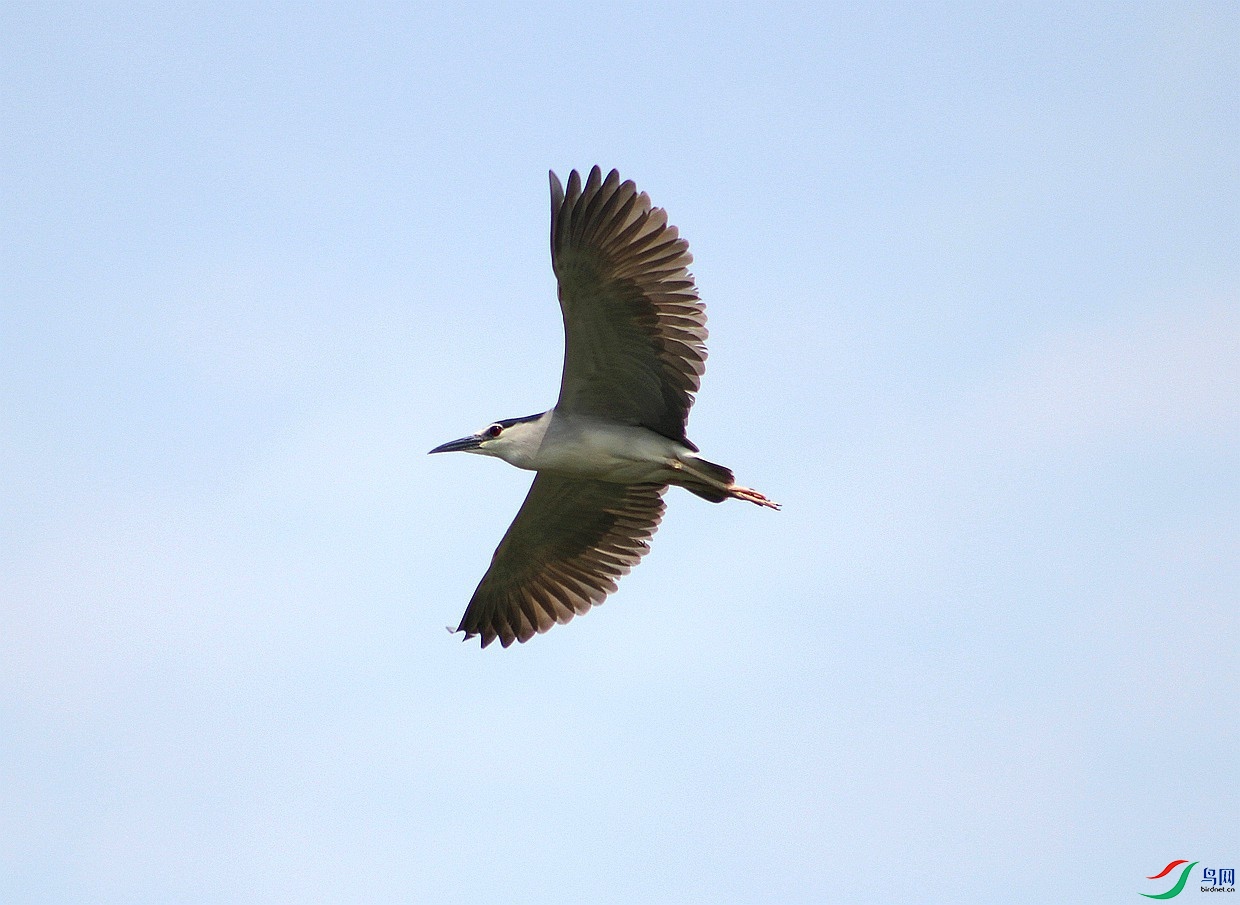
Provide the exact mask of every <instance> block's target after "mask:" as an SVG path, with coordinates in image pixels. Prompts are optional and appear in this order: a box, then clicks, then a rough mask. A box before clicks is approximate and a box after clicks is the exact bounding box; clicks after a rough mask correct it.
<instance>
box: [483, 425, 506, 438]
mask: <svg viewBox="0 0 1240 905" xmlns="http://www.w3.org/2000/svg"><path fill="white" fill-rule="evenodd" d="M501 431H503V427H501V426H500V425H498V424H492V425H491V426H490V427H488V428H487V436H488V437H498V436H499V435H500V432H501Z"/></svg>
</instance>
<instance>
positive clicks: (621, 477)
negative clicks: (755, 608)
mask: <svg viewBox="0 0 1240 905" xmlns="http://www.w3.org/2000/svg"><path fill="white" fill-rule="evenodd" d="M692 260H693V259H692V257H691V256H690V255H689V243H688V242H686V241H685V240H684V239H681V238H680V237H679V235H678V233H677V232H676V227H674V226H669V225H668V223H667V214H666V213H664V211H663V210H662V209H661V208H651V206H650V199H649V197H647V195H646V193H645V192H641V193H639V192H638V191H637V187H636V186H635V185H634V184H633V183H632V182H621V181H620V174H619V173H617V172H616V171H615V170H612V171H611V172H610V173H609V174H608V175H607V178H606V179H603V178H602V173H601V172H600V171H599V168H598V167H595V168H594V169H592V170H591V171H590V177H589V178H588V179H587V180H586V184H585V186H584V187H583V186H582V184H581V177H580V176H578V175H577V171H576V170H573V172H572V173H571V174H569V177H568V190H567V191H565V190H564V187H563V186H561V185H560V180H559V179H557V178H556V175H555V173H552V174H551V266H552V267H553V268H554V270H555V276H556V279H557V280H558V281H559V288H560V293H559V294H560V309H561V311H562V312H563V314H564V372H563V375H562V377H561V380H560V398H559V399H558V400H557V401H556V404H555V408H553V409H551V411H549V412H543V413H542V414H541V415H529V416H527V417H525V418H508V419H506V420H504V421H496V422H495V423H493V424H491V425H489V426H488V427H486V428H484V429H482V430H481V431H479V432H478V433H476V434H473V435H472V436H469V437H464V438H462V439H460V440H453V441H452V442H451V443H445V444H444V445H443V446H439V447H436V448H435V449H432V450H431V452H432V453H441V452H472V453H480V454H481V455H484V456H496V457H497V458H500V459H503V460H504V461H505V462H508V463H510V464H512V465H515V466H517V467H518V468H524V469H527V470H529V471H535V472H537V473H538V474H537V475H536V476H535V477H534V483H533V485H532V486H531V487H530V492H529V494H528V495H527V496H526V498H525V502H524V503H522V504H521V509H520V511H519V512H518V513H517V517H516V518H515V519H513V522H512V525H511V526H509V528H508V533H507V534H505V535H504V539H503V540H502V541H500V544H499V547H498V548H497V549H496V551H495V555H494V556H493V557H492V559H491V568H489V569H488V570H487V573H486V575H484V576H483V577H482V581H481V582H480V583H479V584H478V589H477V590H476V591H474V596H473V598H472V599H471V600H470V601H469V607H468V608H467V609H466V610H465V615H464V617H463V618H462V619H461V624H460V626H458V628H457V631H458V632H464V633H465V637H466V639H469V638H472V637H473V636H475V635H481V636H482V646H483V647H486V646H487V645H488V644H490V643H491V642H492V641H494V640H495V639H496V638H499V640H500V643H501V644H503V646H504V647H507V646H508V645H510V644H512V642H513V641H527V640H529V639H530V638H532V637H533V636H534V634H535V633H536V632H545V631H546V630H547V629H549V628H551V626H553V625H555V624H556V623H557V622H567V621H568V620H570V619H572V618H573V616H575V615H577V614H578V613H584V612H585V611H586V610H588V609H589V608H590V607H591V606H594V605H595V604H598V603H602V601H603V599H604V598H605V597H606V596H607V595H608V594H610V593H611V592H612V591H614V590H615V589H616V579H617V578H619V577H620V576H621V575H624V574H625V573H627V572H628V571H629V570H630V569H631V568H633V566H634V565H636V564H637V562H638V561H639V560H640V559H641V558H642V556H643V555H645V553H646V551H647V550H648V549H649V544H648V540H649V539H650V537H651V536H652V535H653V534H654V532H655V528H657V527H658V525H659V519H660V518H662V516H663V493H664V491H666V490H667V487H668V485H669V484H675V485H677V486H679V487H684V488H685V489H686V490H688V491H690V492H691V493H694V494H697V495H698V496H700V497H702V498H703V499H707V500H710V501H711V502H712V503H720V502H723V501H724V500H726V499H729V498H732V499H738V500H748V501H749V502H751V503H756V504H758V505H759V506H766V507H769V508H771V509H778V508H779V504H777V503H773V502H771V501H770V500H768V499H767V498H766V497H764V496H763V495H762V494H760V493H758V492H757V491H756V490H751V489H750V488H748V487H739V486H737V485H736V484H735V483H734V482H733V480H732V472H731V471H729V470H728V469H727V468H724V467H723V466H722V465H715V464H714V463H713V462H707V461H706V460H705V459H703V458H702V457H700V456H699V455H698V454H697V453H698V448H697V447H696V446H694V445H693V444H692V443H691V442H689V438H688V437H686V436H685V423H686V421H687V420H688V417H689V407H690V406H691V405H693V394H694V393H695V392H697V389H698V385H699V381H700V378H701V376H702V372H703V371H704V370H705V365H704V362H705V360H706V347H705V345H704V341H705V339H706V309H705V307H704V306H703V305H702V303H701V302H700V301H699V300H698V295H697V290H696V289H695V288H694V285H693V277H692V276H691V275H690V274H689V271H688V270H687V269H686V268H688V266H689V264H690V262H691V261H692Z"/></svg>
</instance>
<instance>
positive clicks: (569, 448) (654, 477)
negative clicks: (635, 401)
mask: <svg viewBox="0 0 1240 905" xmlns="http://www.w3.org/2000/svg"><path fill="white" fill-rule="evenodd" d="M689 452H690V450H689V449H688V448H687V447H686V446H684V445H683V444H681V443H677V442H676V441H674V440H669V439H667V437H664V436H661V435H659V434H656V433H655V432H654V431H651V430H647V429H646V428H644V427H629V426H625V425H618V424H608V423H605V422H597V421H588V420H585V419H582V418H579V417H571V418H564V417H563V416H560V417H556V418H554V419H553V421H552V423H551V426H550V429H549V430H548V431H547V433H546V435H545V436H544V438H543V442H542V443H541V444H540V445H539V448H538V451H537V453H536V454H535V456H534V460H533V462H532V463H531V464H532V466H533V467H534V468H535V469H536V470H538V471H555V472H561V473H565V474H575V475H581V476H583V477H591V478H599V479H600V480H604V481H615V482H617V483H622V484H639V483H644V482H648V481H650V482H659V483H666V482H667V481H668V475H669V472H672V470H673V468H674V466H673V464H672V463H674V462H677V460H678V458H679V456H680V454H682V453H689Z"/></svg>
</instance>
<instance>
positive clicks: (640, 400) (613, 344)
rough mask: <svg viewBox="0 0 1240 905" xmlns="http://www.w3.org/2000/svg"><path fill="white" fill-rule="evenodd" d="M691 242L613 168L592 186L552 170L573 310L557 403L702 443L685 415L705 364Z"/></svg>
mask: <svg viewBox="0 0 1240 905" xmlns="http://www.w3.org/2000/svg"><path fill="white" fill-rule="evenodd" d="M692 261H693V257H692V255H690V254H689V244H688V243H687V242H686V241H685V240H684V239H682V238H680V235H679V233H678V232H677V230H676V227H674V226H669V225H668V222H667V213H666V212H665V211H663V210H662V209H661V208H657V207H655V208H652V207H651V206H650V198H649V197H648V196H647V195H646V194H645V193H644V192H640V193H639V192H638V191H637V187H636V186H635V185H634V184H633V183H632V182H631V181H625V182H621V181H620V175H619V174H618V173H617V172H616V171H615V170H612V171H611V172H610V173H608V174H607V177H606V178H603V176H602V171H601V170H600V169H599V168H598V167H594V168H593V169H592V170H591V171H590V174H589V176H588V177H587V178H586V181H585V185H584V187H583V185H582V182H581V176H580V174H579V173H578V172H577V171H576V170H573V171H572V172H571V173H570V174H569V177H568V187H567V189H565V188H564V187H563V186H561V184H560V181H559V179H557V178H556V175H555V174H554V173H552V174H551V263H552V267H553V268H554V269H555V274H556V279H557V280H558V281H559V295H560V307H561V310H562V312H563V314H564V372H563V375H562V379H561V383H560V398H559V401H558V402H557V403H556V407H557V408H558V409H560V410H562V411H568V412H574V413H578V414H585V415H593V416H596V417H600V418H605V419H607V420H610V421H614V422H618V423H622V424H632V425H640V426H642V427H646V428H649V429H650V430H653V431H655V432H657V433H660V434H662V435H663V436H665V437H668V438H670V439H673V440H678V441H680V442H682V443H685V444H686V445H688V446H690V448H696V447H693V446H692V444H690V443H689V441H688V438H687V437H686V436H685V421H686V420H687V418H688V416H689V408H690V407H691V406H692V405H693V394H694V393H696V392H697V390H698V387H699V386H700V381H701V375H702V373H703V371H704V370H705V361H706V346H705V341H706V336H707V331H706V310H705V307H704V306H703V305H702V303H701V301H699V300H698V295H697V289H696V288H695V286H694V283H693V277H692V276H691V275H690V274H689V270H688V268H689V264H690V263H691V262H692Z"/></svg>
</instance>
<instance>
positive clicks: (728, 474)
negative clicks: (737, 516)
mask: <svg viewBox="0 0 1240 905" xmlns="http://www.w3.org/2000/svg"><path fill="white" fill-rule="evenodd" d="M672 483H673V484H678V485H680V486H681V487H683V488H685V490H687V491H689V492H690V493H693V494H696V495H697V496H700V497H701V498H702V499H704V500H710V501H711V502H712V503H722V502H723V501H724V500H727V499H733V500H748V501H749V502H751V503H753V504H755V505H757V506H765V507H766V508H767V509H778V508H779V503H776V502H774V501H773V500H768V499H767V498H766V497H764V496H763V495H762V494H760V493H758V491H756V490H754V489H752V488H750V487H738V486H737V484H736V479H735V478H734V477H733V475H732V469H730V468H724V467H723V466H722V465H716V464H715V463H714V462H707V461H706V460H705V459H699V458H698V457H697V456H684V457H682V458H681V459H680V467H679V468H678V469H677V470H676V477H675V478H673V479H672Z"/></svg>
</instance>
